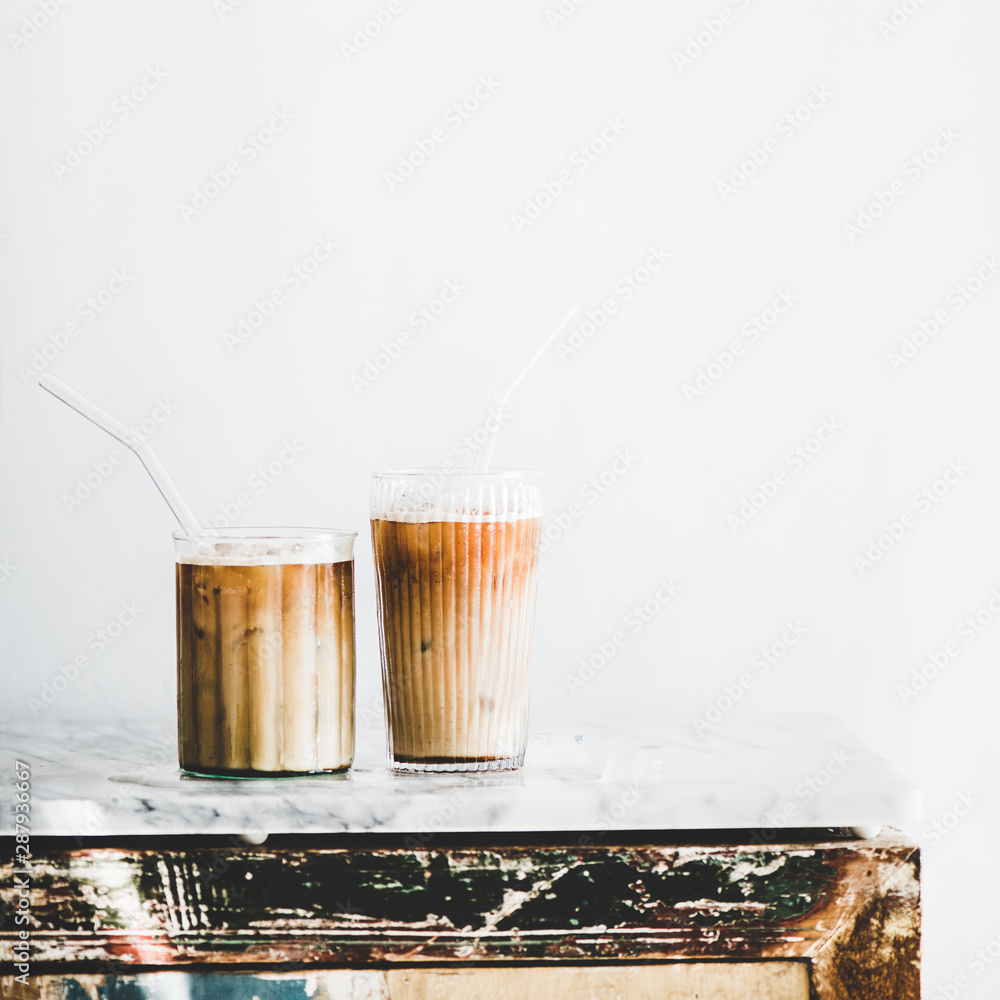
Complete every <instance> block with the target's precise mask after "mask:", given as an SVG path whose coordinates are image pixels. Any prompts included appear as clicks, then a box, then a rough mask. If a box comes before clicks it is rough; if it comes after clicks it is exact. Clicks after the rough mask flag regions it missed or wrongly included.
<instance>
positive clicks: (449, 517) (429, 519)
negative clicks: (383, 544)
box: [371, 510, 542, 524]
mask: <svg viewBox="0 0 1000 1000" xmlns="http://www.w3.org/2000/svg"><path fill="white" fill-rule="evenodd" d="M541 516H542V514H541V511H538V512H537V513H534V514H529V513H527V512H518V513H511V514H471V513H456V512H455V511H443V510H397V511H388V512H382V513H378V514H372V515H371V519H372V520H373V521H400V522H402V523H404V524H433V523H435V522H439V521H443V522H446V523H455V524H493V523H496V522H502V523H507V522H509V521H525V520H528V519H530V518H535V517H541Z"/></svg>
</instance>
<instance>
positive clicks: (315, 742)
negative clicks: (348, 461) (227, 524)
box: [174, 528, 356, 777]
mask: <svg viewBox="0 0 1000 1000" xmlns="http://www.w3.org/2000/svg"><path fill="white" fill-rule="evenodd" d="M355 537H356V534H355V533H354V532H345V531H325V530H318V529H305V528H291V529H274V528H247V529H233V530H228V531H226V532H225V533H224V534H220V535H216V536H190V535H186V534H185V533H183V532H176V533H175V534H174V543H175V547H176V552H177V735H178V744H179V751H180V765H181V767H182V768H183V769H184V770H186V771H193V772H195V773H198V774H211V775H216V774H217V775H232V776H242V777H253V776H269V777H278V776H282V775H292V774H304V773H311V772H318V771H340V770H343V769H344V768H347V767H349V766H350V765H351V762H352V760H353V757H354V562H353V547H354V539H355Z"/></svg>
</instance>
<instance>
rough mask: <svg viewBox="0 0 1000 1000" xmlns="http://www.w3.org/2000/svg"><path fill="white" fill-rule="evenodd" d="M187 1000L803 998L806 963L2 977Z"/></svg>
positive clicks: (99, 994) (5, 987)
mask: <svg viewBox="0 0 1000 1000" xmlns="http://www.w3.org/2000/svg"><path fill="white" fill-rule="evenodd" d="M178 996H183V997H188V998H190V1000H202V998H205V1000H209V998H210V1000H246V998H249V997H257V998H258V1000H307V998H314V1000H315V998H318V997H322V998H323V1000H506V998H517V1000H694V998H697V997H704V998H711V1000H747V998H749V997H752V998H754V1000H809V972H808V966H807V965H806V964H805V963H802V962H754V963H736V962H726V963H716V964H714V965H713V964H710V963H702V962H681V963H669V964H662V965H642V966H636V965H611V966H609V965H603V966H572V965H571V966H559V967H551V966H550V967H548V968H538V967H532V968H525V967H511V966H507V967H497V966H483V967H480V968H468V967H462V968H456V969H441V968H428V967H426V966H424V967H416V968H410V969H398V970H396V969H390V970H388V971H382V970H354V969H335V970H321V971H312V972H309V973H308V974H305V975H304V974H303V973H298V972H285V973H249V974H246V973H244V974H239V973H230V974H228V975H226V974H224V973H218V972H216V973H207V974H205V973H203V974H196V975H190V976H188V975H185V974H184V973H181V972H155V973H148V974H145V975H137V976H119V977H115V978H113V979H112V978H109V977H104V976H91V975H70V976H42V977H37V978H35V979H33V980H32V985H31V986H30V987H28V988H23V987H21V986H19V985H18V984H16V983H13V981H12V980H10V979H7V978H4V979H0V997H2V998H5V1000H6V998H10V1000H83V998H84V997H87V998H94V1000H100V998H106V997H128V998H129V1000H141V998H144V997H150V998H152V997H159V998H164V997H178Z"/></svg>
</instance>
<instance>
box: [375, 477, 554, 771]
mask: <svg viewBox="0 0 1000 1000" xmlns="http://www.w3.org/2000/svg"><path fill="white" fill-rule="evenodd" d="M541 515H542V502H541V488H540V485H539V474H538V473H537V472H527V471H516V470H500V471H496V472H489V473H471V472H467V471H464V470H463V471H447V470H442V469H415V470H406V471H400V472H387V473H376V474H375V475H374V476H372V486H371V527H372V547H373V550H374V554H375V576H376V581H377V593H378V614H379V639H380V645H381V651H382V684H383V692H384V696H385V705H386V730H387V732H386V735H387V739H388V744H389V766H390V767H392V768H394V769H396V770H403V771H494V770H503V769H508V768H516V767H520V766H521V764H522V763H523V762H524V749H525V744H526V743H527V732H528V694H529V688H530V671H531V645H532V630H533V625H534V615H535V593H536V587H537V565H538V547H539V541H540V538H541Z"/></svg>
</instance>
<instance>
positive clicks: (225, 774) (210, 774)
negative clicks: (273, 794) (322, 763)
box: [180, 764, 351, 779]
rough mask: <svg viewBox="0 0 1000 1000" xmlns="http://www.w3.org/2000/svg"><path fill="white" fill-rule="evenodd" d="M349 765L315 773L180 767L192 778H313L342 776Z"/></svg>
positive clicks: (324, 769)
mask: <svg viewBox="0 0 1000 1000" xmlns="http://www.w3.org/2000/svg"><path fill="white" fill-rule="evenodd" d="M350 766H351V765H350V764H345V765H344V766H343V767H331V768H323V769H320V770H317V771H231V770H226V769H224V768H221V767H220V768H208V767H185V766H184V765H183V764H181V765H180V768H181V774H182V775H189V776H191V777H192V778H236V779H240V778H242V779H247V778H251V779H254V778H256V779H260V778H315V777H317V776H319V775H323V774H343V773H344V772H345V771H347V770H349V769H350Z"/></svg>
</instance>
